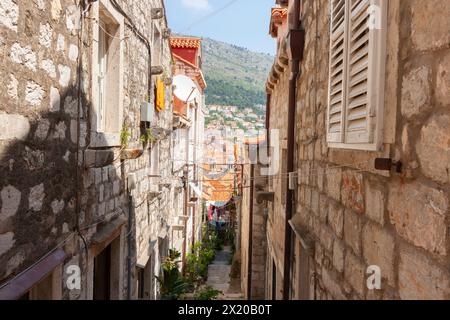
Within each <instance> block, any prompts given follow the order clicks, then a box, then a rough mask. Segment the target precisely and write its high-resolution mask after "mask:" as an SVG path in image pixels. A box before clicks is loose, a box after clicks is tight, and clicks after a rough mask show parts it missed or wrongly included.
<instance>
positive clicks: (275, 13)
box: [272, 8, 287, 18]
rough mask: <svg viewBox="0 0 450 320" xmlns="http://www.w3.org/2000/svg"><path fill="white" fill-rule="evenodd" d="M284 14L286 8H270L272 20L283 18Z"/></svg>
mask: <svg viewBox="0 0 450 320" xmlns="http://www.w3.org/2000/svg"><path fill="white" fill-rule="evenodd" d="M286 14H287V9H286V8H272V17H274V18H284V17H285V16H286Z"/></svg>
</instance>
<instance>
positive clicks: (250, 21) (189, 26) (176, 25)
mask: <svg viewBox="0 0 450 320" xmlns="http://www.w3.org/2000/svg"><path fill="white" fill-rule="evenodd" d="M165 5H166V10H167V15H168V20H169V26H170V28H171V29H172V31H173V32H175V33H180V34H185V35H194V36H200V37H207V38H211V39H214V40H219V41H223V42H227V43H231V44H234V45H237V46H240V47H244V48H247V49H249V50H251V51H257V52H264V53H270V54H272V55H273V54H274V53H275V41H274V40H273V39H272V38H271V37H270V36H269V34H268V30H269V21H270V8H271V7H273V6H274V5H275V1H274V0H165Z"/></svg>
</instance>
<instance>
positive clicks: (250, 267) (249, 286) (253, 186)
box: [247, 164, 255, 300]
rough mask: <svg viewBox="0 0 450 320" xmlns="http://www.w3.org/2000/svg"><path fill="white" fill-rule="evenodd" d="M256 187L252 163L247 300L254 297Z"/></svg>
mask: <svg viewBox="0 0 450 320" xmlns="http://www.w3.org/2000/svg"><path fill="white" fill-rule="evenodd" d="M254 189H255V165H254V164H251V165H250V210H249V215H248V266H247V300H251V299H252V264H253V259H252V258H253V257H252V255H253V198H254Z"/></svg>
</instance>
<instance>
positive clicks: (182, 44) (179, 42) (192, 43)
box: [170, 37, 202, 49]
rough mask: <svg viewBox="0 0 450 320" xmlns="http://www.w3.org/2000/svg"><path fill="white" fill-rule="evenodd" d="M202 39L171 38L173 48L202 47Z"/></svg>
mask: <svg viewBox="0 0 450 320" xmlns="http://www.w3.org/2000/svg"><path fill="white" fill-rule="evenodd" d="M201 43H202V40H201V39H200V38H185V37H176V38H175V37H174V38H170V45H171V47H172V48H195V49H198V48H200V45H201Z"/></svg>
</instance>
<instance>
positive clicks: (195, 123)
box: [192, 105, 200, 246]
mask: <svg viewBox="0 0 450 320" xmlns="http://www.w3.org/2000/svg"><path fill="white" fill-rule="evenodd" d="M198 107H199V106H198V105H196V107H195V118H194V146H193V148H194V180H195V181H197V183H198V184H200V182H199V180H198V175H197V148H198V145H197V143H198V141H197V139H198V131H197V130H198ZM196 210H197V204H196V205H195V207H194V208H193V210H192V246H194V245H195V232H196V230H195V223H196V221H195V220H196V219H197V217H196V214H195V211H196Z"/></svg>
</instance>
